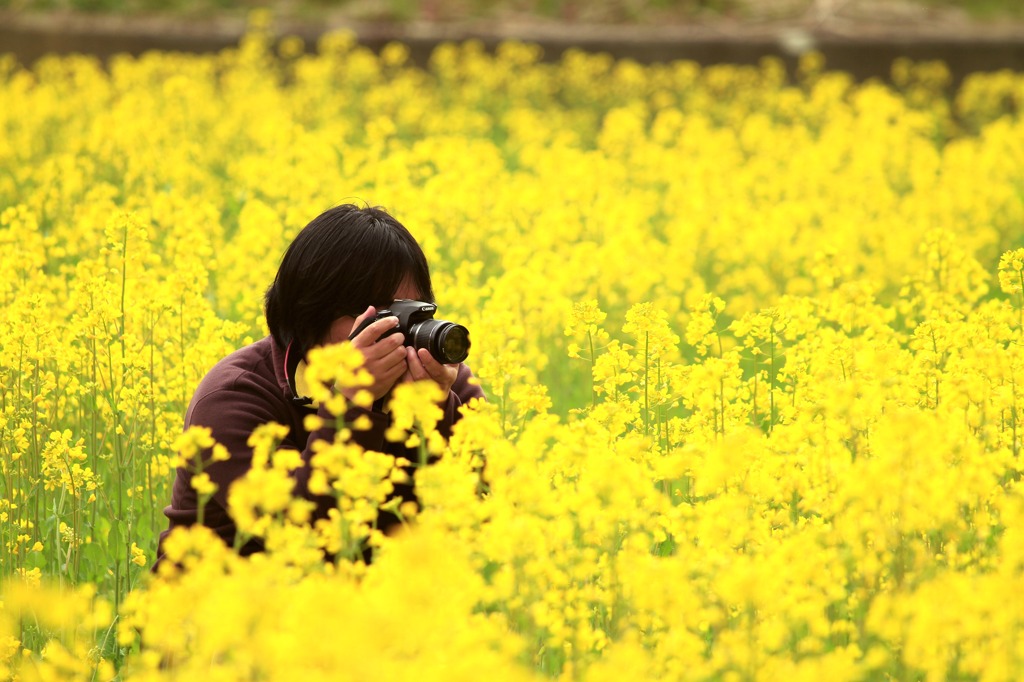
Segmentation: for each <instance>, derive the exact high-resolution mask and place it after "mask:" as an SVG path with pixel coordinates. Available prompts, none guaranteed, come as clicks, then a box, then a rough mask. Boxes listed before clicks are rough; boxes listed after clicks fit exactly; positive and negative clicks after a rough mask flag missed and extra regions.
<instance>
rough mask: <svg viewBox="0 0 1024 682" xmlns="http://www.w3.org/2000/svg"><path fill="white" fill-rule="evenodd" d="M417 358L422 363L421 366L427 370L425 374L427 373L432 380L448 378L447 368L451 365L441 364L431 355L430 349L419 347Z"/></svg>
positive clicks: (439, 380) (440, 380)
mask: <svg viewBox="0 0 1024 682" xmlns="http://www.w3.org/2000/svg"><path fill="white" fill-rule="evenodd" d="M417 358H418V359H419V361H420V362H421V363H422V364H423V368H424V369H426V370H427V374H429V375H430V377H431V378H432V379H433V380H434V381H438V382H442V381H445V380H447V379H448V378H449V377H448V369H449V368H450V367H451V365H442V364H441V363H440V362H438V361H437V360H436V359H435V358H434V356H433V355H431V354H430V351H428V350H426V349H425V348H420V349H419V354H418V355H417Z"/></svg>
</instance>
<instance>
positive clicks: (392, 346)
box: [353, 332, 405, 365]
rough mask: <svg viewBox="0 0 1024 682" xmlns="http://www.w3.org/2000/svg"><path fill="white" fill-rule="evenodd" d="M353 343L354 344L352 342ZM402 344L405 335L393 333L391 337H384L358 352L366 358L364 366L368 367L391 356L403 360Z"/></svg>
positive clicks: (403, 349)
mask: <svg viewBox="0 0 1024 682" xmlns="http://www.w3.org/2000/svg"><path fill="white" fill-rule="evenodd" d="M353 343H355V342H354V341H353ZM404 343H405V335H403V334H402V333H401V332H395V333H394V334H392V335H391V336H388V337H385V338H383V339H381V340H380V341H378V342H377V343H375V344H373V345H371V346H367V347H365V348H360V349H359V350H360V351H362V353H363V357H364V358H366V364H367V365H369V364H372V363H375V362H378V361H380V360H383V359H384V358H389V357H391V356H393V355H398V356H399V357H401V358H403V359H404V358H405V348H403V347H402V345H403V344H404Z"/></svg>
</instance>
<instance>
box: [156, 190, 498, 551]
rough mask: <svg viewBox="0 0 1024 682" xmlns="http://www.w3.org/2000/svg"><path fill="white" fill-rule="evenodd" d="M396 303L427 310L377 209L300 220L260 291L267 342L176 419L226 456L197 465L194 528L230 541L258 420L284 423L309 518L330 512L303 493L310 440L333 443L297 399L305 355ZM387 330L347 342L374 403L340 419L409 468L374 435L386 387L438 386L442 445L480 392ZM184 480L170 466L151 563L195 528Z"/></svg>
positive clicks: (415, 269)
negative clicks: (200, 473)
mask: <svg viewBox="0 0 1024 682" xmlns="http://www.w3.org/2000/svg"><path fill="white" fill-rule="evenodd" d="M399 298H407V299H413V300H419V301H425V302H430V303H433V301H434V292H433V286H432V284H431V280H430V270H429V268H428V266H427V259H426V257H425V256H424V254H423V251H422V249H421V248H420V246H419V244H417V242H416V240H415V239H414V238H413V236H412V235H411V234H410V233H409V231H408V230H407V229H406V228H405V227H404V226H403V225H402V224H401V223H399V222H398V221H397V220H396V219H395V218H394V217H392V216H391V215H390V214H388V213H387V212H386V211H384V210H383V209H381V208H371V207H358V206H355V205H352V204H345V205H342V206H337V207H335V208H332V209H329V210H327V211H325V212H324V213H322V214H320V215H319V216H317V217H316V218H315V219H313V220H312V221H311V222H310V223H309V224H308V225H306V227H305V228H303V229H302V230H301V231H300V232H299V234H298V235H297V236H296V238H295V240H294V241H293V242H292V243H291V245H290V246H289V247H288V249H287V251H286V252H285V255H284V257H283V259H282V261H281V265H280V268H279V269H278V272H277V276H276V277H275V279H274V282H273V284H271V286H270V288H269V289H268V290H267V293H266V299H265V312H266V320H267V327H268V328H269V330H270V335H269V336H267V337H266V338H264V339H262V340H260V341H257V342H255V343H253V344H251V345H249V346H246V347H245V348H242V349H240V350H238V351H235V352H234V353H232V354H231V355H228V356H227V357H225V358H224V359H223V360H221V361H220V362H218V363H217V364H216V366H214V368H213V369H212V370H210V372H209V373H208V374H207V375H206V376H205V377H204V378H203V379H202V381H201V382H200V383H199V386H198V388H197V389H196V392H195V395H193V397H192V400H191V402H190V404H189V406H188V410H187V412H186V414H185V428H186V429H188V428H189V427H190V426H206V427H209V428H210V429H211V431H212V435H213V438H214V439H215V440H216V441H217V442H218V443H220V444H222V445H223V446H224V447H225V448H226V449H227V450H228V452H229V454H230V458H229V459H228V460H226V461H208V462H207V463H206V465H205V467H204V472H205V473H207V474H208V475H209V477H210V480H211V481H212V482H213V483H215V484H216V485H217V490H216V492H215V493H214V494H213V497H212V499H210V500H209V501H208V502H207V504H206V506H205V508H204V514H203V524H204V525H206V526H209V527H210V528H211V529H213V530H214V531H215V532H216V533H217V535H218V536H220V537H221V538H222V539H223V540H224V542H225V543H227V544H228V545H229V546H231V545H233V544H234V542H235V535H236V527H235V524H234V522H233V521H232V519H231V517H230V515H229V514H228V503H227V495H228V489H229V488H230V486H231V483H232V482H233V481H235V480H236V479H238V478H239V477H241V476H242V475H244V474H245V473H246V471H247V470H248V468H249V466H250V462H251V458H252V450H251V448H250V447H249V446H248V445H247V444H246V443H247V441H248V439H249V436H250V434H251V433H252V431H253V430H254V429H255V428H256V427H257V426H259V425H261V424H265V423H267V422H277V423H279V424H283V425H285V426H287V427H288V435H287V437H286V438H285V439H284V441H283V442H282V443H281V444H280V446H279V447H280V448H282V449H294V450H297V451H299V452H300V453H301V455H302V466H300V467H299V468H298V469H297V470H296V471H295V472H294V474H293V475H294V477H295V480H296V485H295V494H296V495H301V496H303V497H306V498H308V499H310V500H313V501H314V502H316V508H315V511H314V512H313V519H314V520H315V519H316V518H324V517H326V516H327V512H328V510H329V509H330V508H331V507H333V506H334V498H333V497H329V496H317V495H312V494H310V492H309V490H308V480H309V474H310V460H311V458H312V453H313V443H314V442H315V441H317V440H326V441H331V440H333V438H334V435H335V430H334V424H335V419H334V417H333V415H331V414H330V413H329V412H327V411H326V409H325V408H324V407H323V406H319V407H318V406H316V405H314V404H312V401H311V400H310V399H309V398H307V397H306V396H307V393H306V388H305V382H304V379H303V371H302V370H303V367H304V364H305V356H306V354H307V353H308V352H309V350H310V349H312V348H314V347H316V346H320V345H326V344H333V343H339V342H342V341H345V340H348V339H349V335H350V334H351V333H352V330H354V329H357V328H358V326H359V324H360V323H361V322H362V321H364V320H366V319H372V318H373V317H375V316H376V313H377V311H378V310H380V309H382V308H384V307H386V306H387V305H388V304H389V303H391V302H392V301H393V300H395V299H399ZM396 326H398V319H397V318H396V317H383V318H382V319H379V320H377V321H375V322H373V323H372V324H370V325H369V326H368V327H366V328H365V329H364V330H363V331H362V332H360V333H358V334H357V335H356V336H355V337H354V338H353V339H352V340H351V342H352V344H353V346H355V347H356V348H358V349H359V350H360V352H361V353H362V355H363V358H364V365H363V366H364V368H365V369H366V370H367V371H368V372H369V374H370V375H371V376H372V378H373V383H372V385H371V386H370V387H369V391H370V392H371V393H372V394H373V398H374V404H373V407H372V408H369V409H364V408H360V407H356V406H354V405H352V404H351V403H349V405H350V407H349V411H348V413H347V414H346V415H345V418H346V422H347V423H353V422H354V421H355V420H356V419H357V418H359V417H361V416H366V417H368V418H369V420H370V424H371V428H369V429H367V430H353V431H352V440H353V441H354V442H356V443H358V444H359V445H360V446H362V447H363V448H364V449H366V450H376V451H378V452H385V453H389V454H394V455H396V456H401V457H405V458H406V459H408V460H409V461H412V462H415V461H417V456H416V455H415V454H414V453H413V452H412V451H410V450H408V449H406V448H405V446H404V445H403V444H401V443H392V442H388V441H386V440H385V438H384V432H385V430H386V428H387V426H388V423H389V417H388V415H387V414H386V413H385V411H384V410H385V409H386V408H383V407H382V404H383V403H384V399H385V398H386V396H387V395H388V393H389V392H390V391H391V389H392V388H393V387H394V386H395V385H396V384H397V383H398V382H401V381H414V380H427V379H429V380H433V381H435V382H437V384H438V385H439V386H440V387H441V389H442V391H443V393H444V394H446V395H447V399H446V401H445V403H444V405H443V408H444V417H443V419H442V420H441V422H440V423H439V424H438V431H439V432H440V433H441V435H442V436H444V437H445V438H448V437H449V436H450V434H451V427H452V425H453V424H455V422H456V421H458V419H459V407H460V406H462V405H465V404H466V403H468V402H469V401H470V400H472V399H473V398H482V397H483V392H482V390H481V389H480V387H479V385H478V384H477V382H476V381H475V380H474V379H473V375H472V372H471V371H470V370H469V368H468V367H467V366H466V365H465V364H463V363H459V364H457V365H443V364H441V363H439V362H438V361H437V360H435V359H434V358H433V356H431V354H430V353H429V352H428V351H426V350H423V349H420V350H418V351H417V350H416V349H414V348H411V347H408V346H405V345H404V340H405V339H404V336H403V335H402V334H401V333H400V332H396V333H393V334H390V335H387V336H382V335H384V334H385V333H386V332H388V331H389V330H391V329H393V328H394V327H396ZM347 397H349V398H351V397H352V396H351V395H348V396H347ZM311 414H318V415H319V416H320V417H322V418H323V420H322V421H323V424H324V426H322V427H321V428H319V429H317V430H314V431H307V430H306V428H305V426H304V419H305V417H306V416H307V415H311ZM363 421H364V422H365V420H363ZM204 461H205V460H204ZM192 476H193V474H192V473H191V471H190V470H188V469H186V468H178V469H177V470H176V471H175V480H174V486H173V489H172V494H171V502H170V505H169V506H167V507H166V508H165V509H164V514H165V515H166V516H167V518H168V521H169V525H168V528H167V530H165V531H163V532H162V533H161V534H160V540H159V545H158V550H157V564H158V563H159V562H160V561H161V560H162V559H163V557H164V551H163V549H164V542H165V540H166V538H167V536H168V535H169V534H170V532H171V531H173V530H174V529H175V528H177V527H180V526H190V525H193V524H195V523H197V522H198V519H199V516H198V499H197V494H196V491H195V490H194V489H193V487H192ZM394 495H397V496H400V497H402V498H403V500H415V493H414V490H413V489H412V485H411V483H410V484H400V485H396V486H395V493H394ZM398 522H399V521H398V518H397V517H396V516H395V515H394V514H391V513H390V512H385V511H382V512H380V516H379V518H378V528H380V529H382V530H384V531H385V532H387V530H388V528H389V527H391V526H393V525H394V524H396V523H398ZM262 549H263V546H262V544H261V542H260V540H259V539H250V540H249V541H247V542H246V543H245V544H244V545H243V546H242V547H241V548H240V550H239V551H240V553H241V554H243V555H247V554H251V553H253V552H258V551H261V550H262ZM155 568H156V566H155V565H154V570H155Z"/></svg>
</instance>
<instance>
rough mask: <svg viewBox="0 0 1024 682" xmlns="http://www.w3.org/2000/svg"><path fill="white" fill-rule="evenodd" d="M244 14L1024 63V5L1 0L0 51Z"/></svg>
mask: <svg viewBox="0 0 1024 682" xmlns="http://www.w3.org/2000/svg"><path fill="white" fill-rule="evenodd" d="M254 10H265V11H266V16H267V17H269V22H270V26H271V30H272V31H273V33H274V34H275V35H277V36H279V37H283V36H285V35H294V36H298V37H300V38H302V39H303V41H304V44H305V45H306V46H307V49H313V48H312V47H311V46H314V45H315V44H316V40H317V38H318V37H319V36H320V35H322V34H323V33H325V32H327V31H329V30H335V29H350V30H352V31H353V32H354V33H355V34H356V36H357V38H358V39H359V41H360V42H361V43H363V44H364V45H367V46H369V47H371V48H374V49H379V48H381V47H383V45H385V44H386V43H388V42H390V41H400V42H403V43H405V44H406V45H408V46H409V48H410V51H411V57H412V59H413V60H414V61H416V62H419V63H425V62H426V60H427V58H428V57H429V55H430V53H431V51H432V50H433V48H434V47H435V46H436V45H437V44H438V43H439V42H442V41H447V40H456V41H458V40H464V39H469V38H475V39H479V40H482V41H483V42H484V44H485V45H486V46H487V47H489V48H493V47H494V46H495V45H497V43H499V42H501V41H502V40H507V39H516V40H524V41H529V42H536V43H538V44H540V45H541V47H542V48H543V49H544V58H545V59H548V60H555V59H558V58H559V57H560V55H561V54H562V52H563V51H564V50H565V49H568V48H570V47H579V48H583V49H586V50H590V51H603V52H609V53H611V54H612V55H613V56H615V57H618V58H631V59H635V60H637V61H639V62H642V63H651V62H667V61H672V60H674V59H690V60H694V61H697V62H698V63H701V64H703V65H709V64H717V63H734V64H752V63H757V62H758V61H759V60H760V59H761V58H763V57H765V56H769V55H771V56H776V57H779V58H782V59H783V60H784V61H785V63H786V65H787V67H788V68H790V69H792V68H794V66H795V64H796V63H797V60H798V58H799V56H800V55H802V54H805V53H807V52H810V51H817V52H820V53H821V54H822V55H823V56H824V57H825V62H826V65H827V67H829V68H833V69H839V70H843V71H848V72H850V73H851V74H853V75H854V77H855V78H857V79H858V80H863V79H866V78H871V77H881V78H887V77H888V75H889V73H890V70H891V64H892V62H893V60H895V59H897V58H899V57H908V58H910V59H912V60H917V61H928V60H942V61H944V62H945V63H946V64H947V65H948V66H949V68H950V72H951V75H952V83H951V84H952V85H954V86H955V85H956V84H957V83H958V82H959V81H960V80H961V79H962V78H963V77H964V76H965V75H966V74H968V73H971V72H975V71H994V70H998V69H1003V68H1010V69H1014V70H1021V69H1024V0H244V1H242V2H233V1H230V0H0V53H13V54H14V55H15V57H16V58H17V59H18V60H19V61H20V62H21V63H23V64H26V65H27V64H30V63H32V62H33V61H34V60H36V59H38V58H39V57H40V56H42V55H43V54H47V53H60V54H65V53H69V52H82V53H88V54H95V55H98V56H100V57H107V56H110V55H111V54H115V53H118V52H128V53H133V54H139V53H142V52H144V51H146V50H148V49H163V50H168V49H170V50H183V51H195V52H207V51H214V50H219V49H222V48H224V47H228V46H231V45H233V44H236V43H237V42H238V39H239V37H240V36H241V35H242V34H243V33H244V32H245V30H246V22H247V21H248V18H249V17H250V16H251V14H252V12H253V11H254Z"/></svg>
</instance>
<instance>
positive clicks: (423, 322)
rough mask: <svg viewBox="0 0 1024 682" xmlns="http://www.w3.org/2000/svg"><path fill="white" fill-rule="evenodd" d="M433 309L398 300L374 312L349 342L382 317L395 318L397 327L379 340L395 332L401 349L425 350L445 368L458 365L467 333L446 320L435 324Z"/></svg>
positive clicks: (463, 356)
mask: <svg viewBox="0 0 1024 682" xmlns="http://www.w3.org/2000/svg"><path fill="white" fill-rule="evenodd" d="M435 312H437V306H436V305H434V304H433V303H426V302H424V301H413V300H411V299H408V298H399V299H396V300H395V301H393V302H392V303H391V305H390V306H388V307H387V308H386V309H384V310H378V311H377V315H376V317H374V318H372V319H366V320H363V322H362V324H360V325H359V326H358V327H357V328H356V329H353V330H352V333H351V334H350V335H349V337H348V338H349V339H354V338H355V337H356V336H358V335H359V333H360V332H362V331H363V330H364V329H366V328H367V327H368V326H370V325H371V324H373V323H374V322H376V321H377V320H380V319H383V318H385V317H397V318H398V326H397V327H395V328H393V329H390V330H388V331H387V332H385V333H384V334H382V335H381V337H380V338H382V339H383V338H384V337H386V336H391V335H392V334H394V333H396V332H402V333H403V334H405V345H406V346H411V347H413V348H417V349H418V348H426V349H427V350H428V351H430V354H431V355H432V356H434V359H435V360H437V361H438V362H440V363H442V364H446V365H451V364H456V363H459V362H462V361H463V360H465V359H466V358H467V357H469V346H470V343H469V330H468V329H466V328H465V327H463V326H462V325H461V324H455V323H454V322H449V321H448V320H435V319H434V313H435Z"/></svg>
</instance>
